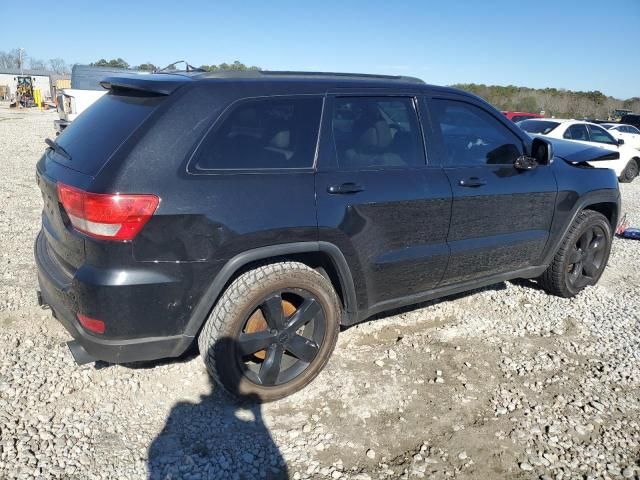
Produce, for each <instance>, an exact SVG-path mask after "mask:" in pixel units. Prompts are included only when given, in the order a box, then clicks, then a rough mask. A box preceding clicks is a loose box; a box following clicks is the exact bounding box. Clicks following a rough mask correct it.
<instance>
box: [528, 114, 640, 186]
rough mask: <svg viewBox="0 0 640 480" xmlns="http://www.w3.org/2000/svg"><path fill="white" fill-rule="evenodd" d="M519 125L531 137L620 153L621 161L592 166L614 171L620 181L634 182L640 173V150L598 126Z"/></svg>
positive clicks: (552, 121)
mask: <svg viewBox="0 0 640 480" xmlns="http://www.w3.org/2000/svg"><path fill="white" fill-rule="evenodd" d="M517 125H518V126H519V127H520V128H521V129H522V130H524V131H525V132H527V133H529V134H536V135H545V136H547V137H551V138H561V139H564V140H570V141H572V142H579V143H584V144H586V145H589V146H592V147H594V146H597V147H600V148H602V149H604V150H609V151H612V152H618V153H619V154H620V158H619V159H617V160H604V161H598V162H594V163H591V164H590V165H592V166H593V167H596V168H610V169H612V170H613V171H615V172H616V175H617V177H618V179H619V180H620V181H621V182H630V181H632V180H633V179H634V178H635V177H637V176H638V172H639V171H640V151H638V150H636V149H635V148H633V147H630V146H628V145H626V144H625V143H624V142H623V141H621V140H619V139H617V138H614V137H613V136H612V135H611V134H610V133H609V132H608V131H607V130H605V129H604V128H603V127H601V126H600V125H596V124H595V123H589V122H581V121H579V120H563V119H558V118H532V119H529V120H523V121H521V122H518V123H517Z"/></svg>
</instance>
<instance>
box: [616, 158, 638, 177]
mask: <svg viewBox="0 0 640 480" xmlns="http://www.w3.org/2000/svg"><path fill="white" fill-rule="evenodd" d="M639 170H640V159H638V158H632V159H631V160H629V163H627V166H626V167H625V168H624V170H623V171H622V174H621V175H620V178H619V179H618V180H620V182H621V183H631V182H632V181H633V179H634V178H636V177H637V176H638V173H639Z"/></svg>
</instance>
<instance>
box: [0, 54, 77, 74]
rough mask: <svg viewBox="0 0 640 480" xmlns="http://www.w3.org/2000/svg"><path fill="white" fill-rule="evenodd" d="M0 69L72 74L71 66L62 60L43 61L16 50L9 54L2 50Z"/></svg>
mask: <svg viewBox="0 0 640 480" xmlns="http://www.w3.org/2000/svg"><path fill="white" fill-rule="evenodd" d="M0 68H6V69H9V68H11V69H17V70H19V69H21V68H22V69H25V70H27V69H30V70H51V71H53V72H56V73H58V74H60V75H64V74H67V73H69V72H71V66H70V65H69V64H67V62H65V61H64V59H62V58H50V59H49V60H46V61H45V60H42V59H39V58H35V57H31V56H29V55H27V52H25V51H24V50H22V53H21V52H20V49H18V48H14V49H13V50H9V51H8V52H5V51H2V50H0Z"/></svg>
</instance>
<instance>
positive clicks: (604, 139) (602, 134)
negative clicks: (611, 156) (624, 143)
mask: <svg viewBox="0 0 640 480" xmlns="http://www.w3.org/2000/svg"><path fill="white" fill-rule="evenodd" d="M589 133H590V134H591V141H592V142H597V143H607V144H609V145H617V144H618V142H616V141H615V140H614V138H613V137H612V136H611V135H610V134H609V133H608V132H607V131H606V130H605V129H604V128H601V127H596V126H595V125H589Z"/></svg>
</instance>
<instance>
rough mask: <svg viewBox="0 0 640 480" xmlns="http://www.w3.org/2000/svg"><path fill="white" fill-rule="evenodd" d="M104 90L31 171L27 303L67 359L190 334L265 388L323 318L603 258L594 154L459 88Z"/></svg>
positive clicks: (292, 382) (241, 387) (220, 362)
mask: <svg viewBox="0 0 640 480" xmlns="http://www.w3.org/2000/svg"><path fill="white" fill-rule="evenodd" d="M104 85H105V86H106V87H108V88H109V93H108V94H107V95H105V96H103V97H102V98H101V99H100V100H98V101H97V102H96V103H95V104H94V105H92V106H91V107H89V109H88V110H87V111H86V112H85V113H84V114H83V115H81V116H80V117H79V118H78V119H77V120H76V121H75V122H73V123H72V124H71V125H70V126H69V128H67V129H66V130H65V131H64V132H63V133H62V134H61V135H60V136H59V137H58V139H57V141H56V142H55V143H54V142H52V141H49V143H48V145H49V149H47V150H46V152H45V153H44V154H43V156H42V158H41V159H40V161H39V162H38V165H37V175H36V178H37V183H38V185H39V187H40V189H41V191H42V194H43V198H44V209H43V214H42V229H41V232H40V234H39V235H38V238H37V240H36V247H35V255H36V262H37V269H38V281H39V285H40V292H41V294H40V302H41V303H42V304H47V305H49V306H51V309H52V311H53V312H54V315H55V317H56V318H57V319H59V321H60V322H62V323H63V324H64V326H65V327H66V328H67V330H68V331H69V333H70V334H71V335H72V336H73V337H74V338H75V343H72V351H73V352H75V356H76V358H78V359H80V360H79V361H85V362H86V361H92V360H96V359H101V360H107V361H110V362H116V363H123V362H131V361H136V360H150V359H157V358H162V357H175V356H178V355H181V354H182V353H183V352H185V351H186V349H187V348H188V347H189V346H190V345H191V344H193V343H194V342H197V344H198V347H199V350H200V355H201V356H202V358H203V360H204V362H205V364H206V366H207V368H208V369H209V372H210V373H211V376H212V377H213V378H214V379H215V380H216V381H217V382H218V383H219V384H221V385H222V386H223V387H224V388H226V389H227V390H228V391H229V392H232V393H233V392H235V393H236V394H242V395H252V396H254V397H257V398H259V399H261V400H263V401H265V400H274V399H277V398H281V397H283V396H286V395H289V394H291V393H293V392H295V391H297V390H300V389H301V388H303V387H304V386H305V385H307V384H308V383H309V382H311V381H312V380H313V378H315V377H316V375H317V374H318V373H319V372H320V370H322V368H323V367H324V366H325V364H326V363H327V361H328V359H329V356H330V355H331V352H332V351H333V349H334V347H335V345H336V340H337V336H338V332H339V330H340V326H341V325H343V326H347V325H353V324H355V323H358V322H362V321H364V320H366V319H368V318H371V317H372V316H374V315H376V314H378V313H379V312H382V311H385V310H389V309H394V308H399V307H402V306H406V305H410V304H415V303H418V302H422V301H425V300H428V299H433V298H437V297H442V296H445V295H450V294H452V293H458V292H462V291H465V290H470V289H473V288H478V287H480V286H484V285H489V284H492V283H496V282H502V281H505V280H507V279H511V278H537V279H538V283H539V284H540V285H541V286H542V287H543V288H544V289H546V291H548V292H549V293H551V294H555V295H559V296H562V297H573V296H575V295H577V294H579V293H580V292H581V291H582V290H583V289H584V288H586V287H588V286H589V285H594V284H595V283H596V282H598V279H599V278H600V276H601V275H602V273H603V271H604V268H605V266H606V264H607V259H608V257H609V251H610V248H611V243H612V238H613V231H614V230H615V227H616V225H617V221H618V217H619V209H620V192H619V189H618V182H617V180H616V177H615V176H614V174H613V172H612V171H610V170H606V169H594V168H583V167H582V166H581V165H582V164H583V163H584V162H585V161H590V160H595V159H597V158H599V157H600V156H601V152H602V151H601V150H600V149H599V148H593V147H584V146H583V145H577V144H575V143H572V142H562V141H559V143H561V144H562V145H559V146H558V147H557V149H556V147H555V146H553V147H552V146H551V142H550V141H549V140H548V139H543V138H533V139H532V138H531V137H530V136H529V135H527V134H526V133H525V132H523V131H522V130H521V129H519V128H518V127H517V126H516V125H515V124H514V123H512V122H510V121H508V120H507V119H506V118H505V117H504V116H503V115H501V114H500V112H499V111H497V110H496V109H495V108H493V107H492V106H491V105H489V104H488V103H486V102H484V101H483V100H481V99H479V98H478V97H476V96H473V95H470V94H468V93H466V92H463V91H459V90H455V89H452V88H443V87H436V86H430V85H426V84H425V83H424V82H422V81H421V80H418V79H414V78H408V77H392V76H383V75H355V74H331V73H315V74H314V73H295V72H244V73H243V72H231V73H229V72H223V73H213V72H211V73H198V74H188V73H182V74H180V75H178V74H154V75H148V76H146V77H142V76H139V77H110V78H107V79H105V81H104ZM426 118H428V119H430V120H429V122H428V123H427V124H423V123H422V121H423V119H426ZM97 130H99V132H100V134H98V135H96V131H97ZM131 132H135V133H134V134H131ZM425 146H426V147H428V148H429V156H428V157H427V155H426V151H425ZM554 151H557V152H558V154H557V155H556V156H554Z"/></svg>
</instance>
